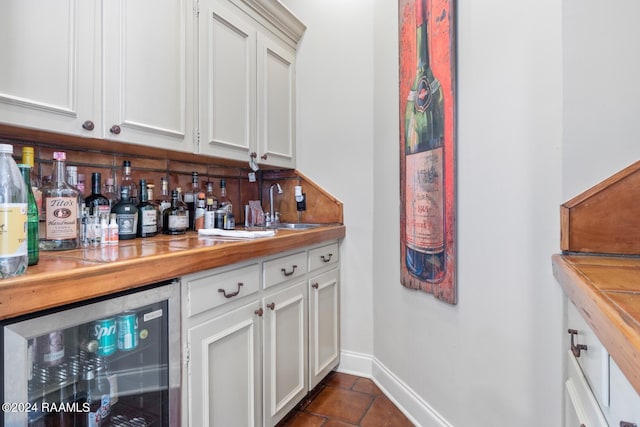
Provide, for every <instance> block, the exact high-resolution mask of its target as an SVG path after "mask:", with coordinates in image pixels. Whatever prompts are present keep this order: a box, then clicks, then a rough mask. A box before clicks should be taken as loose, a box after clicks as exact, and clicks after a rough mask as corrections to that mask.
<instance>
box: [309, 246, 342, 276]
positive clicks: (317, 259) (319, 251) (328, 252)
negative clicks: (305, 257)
mask: <svg viewBox="0 0 640 427" xmlns="http://www.w3.org/2000/svg"><path fill="white" fill-rule="evenodd" d="M338 261H340V254H339V253H338V244H337V243H332V244H330V245H326V246H321V247H319V248H315V249H311V250H310V251H309V271H313V270H317V269H318V268H320V267H324V266H326V265H333V264H337V263H338Z"/></svg>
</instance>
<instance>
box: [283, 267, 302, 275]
mask: <svg viewBox="0 0 640 427" xmlns="http://www.w3.org/2000/svg"><path fill="white" fill-rule="evenodd" d="M296 268H298V266H297V265H293V267H292V268H291V271H287V269H286V268H281V269H280V271H282V274H284V275H285V276H291V275H292V274H293V273H294V272H295V271H296Z"/></svg>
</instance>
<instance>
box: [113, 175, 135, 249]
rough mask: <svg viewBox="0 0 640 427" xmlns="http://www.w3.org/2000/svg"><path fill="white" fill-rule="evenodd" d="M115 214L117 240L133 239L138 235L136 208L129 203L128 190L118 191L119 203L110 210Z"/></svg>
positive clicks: (125, 188) (126, 188)
mask: <svg viewBox="0 0 640 427" xmlns="http://www.w3.org/2000/svg"><path fill="white" fill-rule="evenodd" d="M111 213H114V214H116V221H117V223H118V239H119V240H129V239H135V238H136V235H137V233H138V207H137V206H136V205H135V203H132V202H131V198H130V197H129V188H128V187H123V188H121V189H120V201H119V202H118V203H116V205H115V206H114V207H113V208H112V209H111Z"/></svg>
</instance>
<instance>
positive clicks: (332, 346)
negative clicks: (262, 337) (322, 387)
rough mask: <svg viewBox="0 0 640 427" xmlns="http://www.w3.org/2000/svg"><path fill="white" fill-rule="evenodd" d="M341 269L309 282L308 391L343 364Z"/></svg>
mask: <svg viewBox="0 0 640 427" xmlns="http://www.w3.org/2000/svg"><path fill="white" fill-rule="evenodd" d="M339 274H340V273H339V270H331V271H328V272H326V273H324V274H321V275H319V276H316V277H313V278H311V279H310V280H309V286H310V289H309V389H313V388H314V387H315V386H316V385H318V383H319V382H320V381H321V380H322V379H323V378H324V377H325V376H326V375H327V374H328V373H329V372H330V371H331V370H332V369H333V368H334V367H335V366H336V365H337V364H338V362H339V361H340V332H339V327H338V325H339V322H340V317H339V316H340V306H339V302H338V301H339V294H340V289H339V287H338V281H339Z"/></svg>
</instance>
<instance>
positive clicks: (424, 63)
mask: <svg viewBox="0 0 640 427" xmlns="http://www.w3.org/2000/svg"><path fill="white" fill-rule="evenodd" d="M415 5H416V27H417V28H416V51H417V56H418V57H417V60H416V62H417V64H416V65H417V66H416V78H415V80H414V83H413V86H412V87H411V91H410V92H409V96H408V97H407V104H406V110H405V181H406V182H405V185H406V194H405V203H406V204H405V227H406V228H405V239H406V240H405V247H406V259H405V264H406V266H407V270H408V271H409V273H411V274H412V275H413V276H415V277H417V278H418V279H420V280H422V281H426V282H430V283H438V282H441V281H442V280H443V279H444V275H445V268H446V260H445V238H444V234H445V233H444V230H445V215H444V208H445V192H444V97H443V93H442V87H441V86H440V82H439V81H438V79H437V78H436V77H435V76H434V75H433V72H432V70H431V67H430V64H429V40H428V32H427V10H426V2H425V1H424V0H416V2H415Z"/></svg>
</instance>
